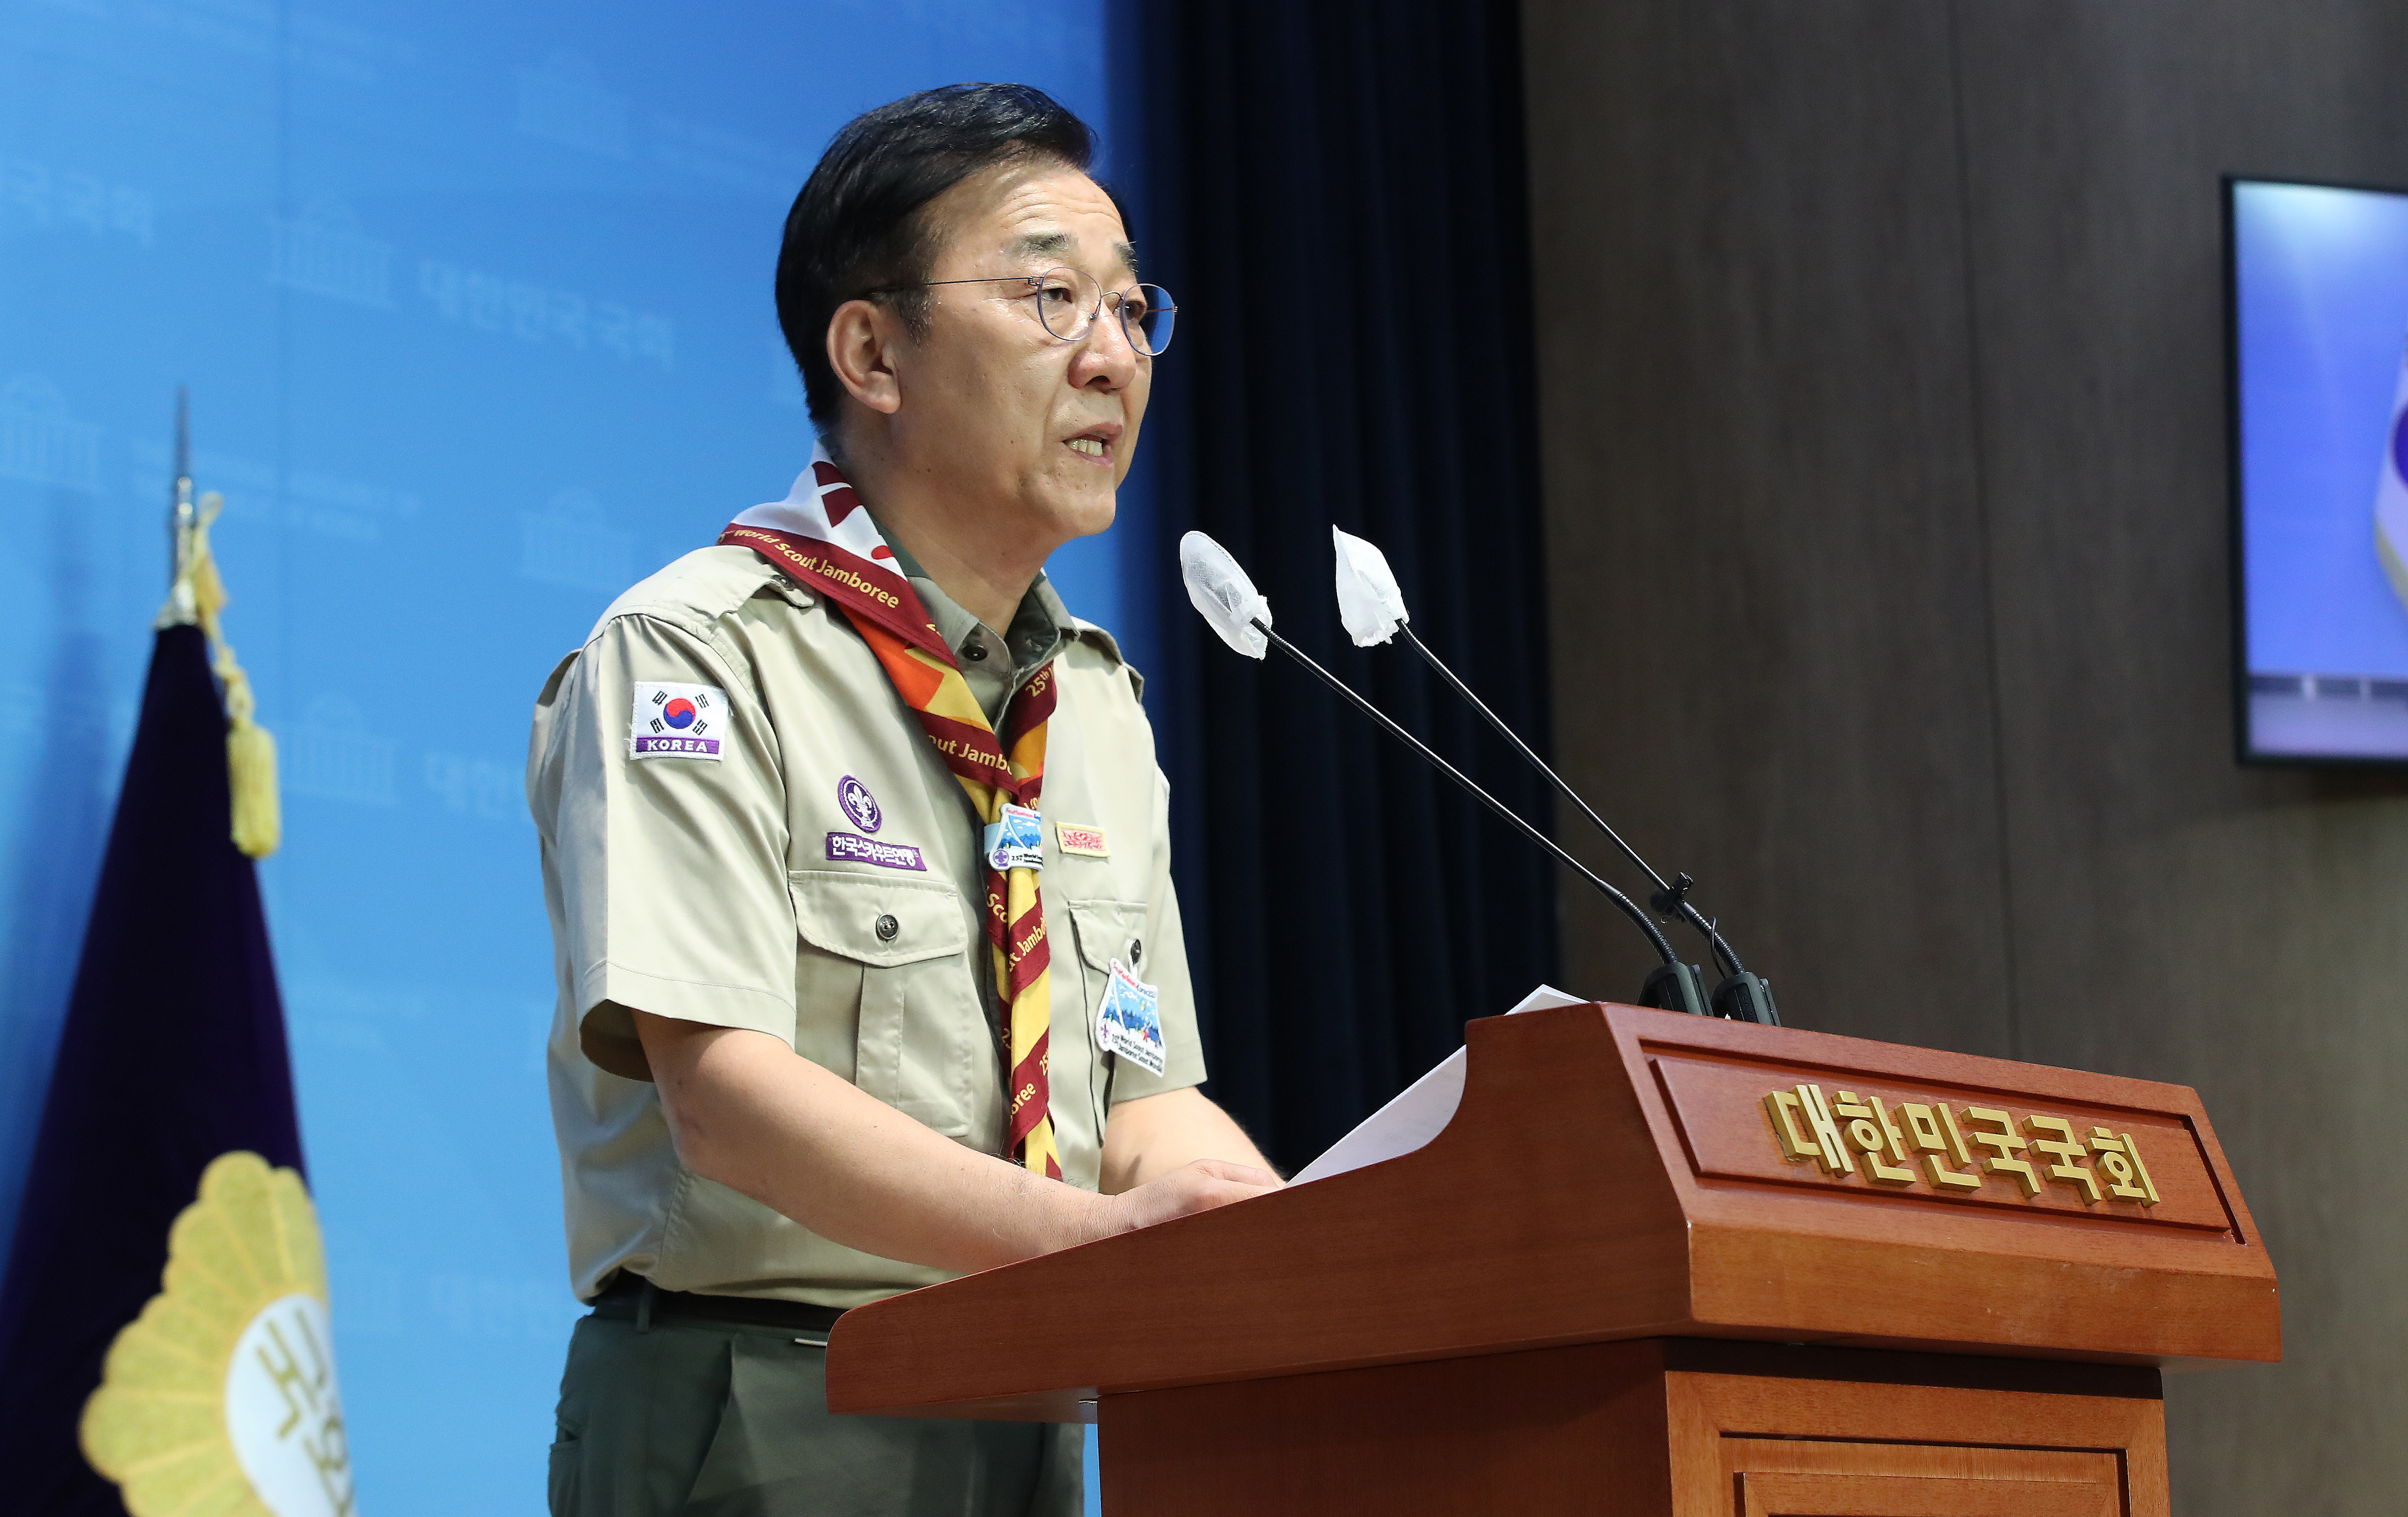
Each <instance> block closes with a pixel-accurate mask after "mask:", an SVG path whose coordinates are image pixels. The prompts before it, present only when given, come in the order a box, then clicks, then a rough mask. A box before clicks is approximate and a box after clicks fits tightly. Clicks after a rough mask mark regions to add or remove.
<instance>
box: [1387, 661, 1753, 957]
mask: <svg viewBox="0 0 2408 1517" xmlns="http://www.w3.org/2000/svg"><path fill="white" fill-rule="evenodd" d="M1397 630H1398V631H1399V632H1401V633H1403V634H1404V635H1405V641H1406V642H1408V643H1410V644H1412V650H1413V651H1414V652H1416V653H1419V654H1420V655H1421V656H1422V662H1423V663H1425V664H1427V665H1429V666H1430V667H1431V668H1433V669H1435V670H1437V671H1438V676H1439V678H1440V679H1441V680H1445V681H1446V682H1447V683H1448V684H1449V685H1451V686H1453V687H1454V689H1455V694H1458V695H1460V696H1462V697H1463V698H1464V699H1465V700H1466V701H1469V703H1470V704H1471V708H1472V709H1473V710H1475V711H1478V712H1479V713H1480V714H1481V716H1482V717H1483V718H1484V719H1485V720H1486V721H1487V723H1488V724H1489V725H1490V726H1491V727H1493V728H1495V729H1496V731H1497V735H1498V737H1502V738H1504V739H1505V740H1506V741H1507V742H1509V743H1512V745H1513V748H1514V751H1516V752H1518V753H1520V754H1521V755H1522V757H1523V759H1524V760H1525V761H1527V763H1528V764H1529V766H1530V767H1532V768H1534V769H1536V770H1538V771H1539V772H1540V773H1541V774H1543V775H1545V776H1546V777H1547V779H1548V780H1549V781H1550V782H1552V783H1553V784H1554V785H1555V789H1556V790H1557V791H1559V792H1561V793H1562V794H1563V796H1564V798H1565V799H1566V800H1568V801H1570V802H1571V803H1572V804H1573V805H1574V806H1577V807H1579V808H1580V809H1581V814H1582V815H1584V816H1585V817H1587V818H1588V819H1589V821H1590V822H1592V823H1595V824H1596V826H1597V830H1598V831H1599V832H1601V833H1603V834H1605V835H1606V837H1609V838H1612V839H1613V846H1614V847H1616V848H1618V849H1620V850H1622V852H1623V854H1624V856H1625V857H1627V858H1628V859H1629V860H1630V862H1631V863H1633V864H1635V865H1637V866H1639V868H1640V872H1641V873H1642V874H1644V875H1646V876H1647V878H1648V879H1650V880H1654V881H1656V889H1657V890H1658V891H1660V892H1662V893H1664V894H1666V895H1669V896H1670V897H1671V898H1672V900H1673V901H1674V902H1675V903H1676V906H1677V911H1676V914H1677V915H1679V916H1680V917H1681V918H1682V920H1684V921H1685V922H1687V923H1689V924H1690V925H1691V926H1693V927H1695V928H1697V929H1698V931H1699V932H1700V933H1703V934H1704V935H1705V938H1706V945H1707V947H1708V948H1709V949H1710V950H1711V951H1712V952H1713V955H1714V957H1715V958H1716V959H1717V960H1719V961H1721V963H1722V966H1723V967H1724V969H1726V970H1727V971H1728V972H1729V973H1731V974H1735V975H1736V974H1743V973H1745V972H1746V971H1745V966H1742V964H1741V963H1740V962H1739V955H1738V954H1737V953H1734V952H1731V946H1730V945H1729V944H1728V943H1727V942H1725V941H1723V935H1722V934H1721V933H1720V932H1719V931H1717V930H1715V927H1714V924H1713V923H1712V922H1710V921H1708V920H1707V919H1706V918H1705V917H1704V916H1702V915H1700V914H1699V911H1698V909H1697V908H1696V907H1694V906H1691V905H1690V904H1689V903H1688V901H1687V900H1685V899H1684V898H1683V897H1684V895H1685V894H1687V889H1688V884H1689V881H1688V880H1687V878H1686V877H1685V876H1684V877H1683V880H1682V883H1681V887H1680V889H1679V890H1677V891H1676V890H1675V889H1674V887H1673V886H1672V885H1671V884H1670V883H1669V882H1667V881H1666V880H1665V879H1664V877H1663V876H1662V875H1660V874H1657V873H1656V869H1655V866H1652V865H1650V864H1649V863H1648V862H1647V861H1646V860H1645V859H1643V858H1641V857H1640V856H1639V850H1637V849H1635V848H1633V847H1631V846H1630V845H1629V844H1628V843H1627V842H1625V841H1623V839H1622V834H1620V833H1618V832H1616V831H1614V830H1613V827H1612V826H1611V825H1609V824H1608V823H1607V822H1606V820H1605V818H1603V817H1601V816H1599V815H1598V814H1597V809H1596V808H1594V807H1592V806H1590V805H1589V803H1588V802H1586V801H1584V800H1583V799H1582V798H1581V796H1580V793H1579V792H1578V791H1575V790H1574V789H1572V787H1571V786H1570V785H1569V784H1567V783H1565V782H1564V777H1563V776H1562V775H1559V774H1557V773H1556V772H1555V769H1554V767H1553V766H1550V765H1549V764H1548V763H1547V761H1546V760H1545V759H1542V758H1541V757H1540V756H1539V755H1538V753H1537V752H1536V751H1533V750H1532V749H1531V747H1530V745H1529V744H1528V743H1526V742H1524V741H1523V740H1522V739H1521V737H1519V736H1517V735H1516V734H1515V733H1514V731H1513V729H1512V728H1511V727H1509V726H1507V725H1506V724H1505V721H1504V719H1503V718H1502V717H1499V716H1498V714H1497V713H1496V712H1494V711H1492V710H1490V709H1489V708H1488V703H1487V702H1486V701H1484V700H1482V699H1481V698H1480V697H1479V696H1478V695H1475V694H1472V693H1471V687H1470V686H1469V685H1467V684H1465V683H1464V682H1463V681H1462V680H1459V679H1457V678H1455V671H1454V670H1453V669H1450V668H1448V667H1447V666H1446V662H1445V661H1444V660H1443V659H1441V658H1440V657H1439V656H1438V655H1437V654H1436V653H1433V652H1431V651H1430V650H1429V645H1428V644H1427V643H1425V642H1423V641H1422V640H1421V639H1420V638H1419V637H1414V636H1413V628H1412V623H1410V622H1400V623H1397Z"/></svg>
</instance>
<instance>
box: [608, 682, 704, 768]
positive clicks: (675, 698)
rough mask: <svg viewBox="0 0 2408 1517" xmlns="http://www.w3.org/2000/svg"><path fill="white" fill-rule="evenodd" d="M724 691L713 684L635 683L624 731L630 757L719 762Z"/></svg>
mask: <svg viewBox="0 0 2408 1517" xmlns="http://www.w3.org/2000/svg"><path fill="white" fill-rule="evenodd" d="M726 718H727V692H725V691H724V690H722V689H720V688H719V687H718V686H716V685H664V684H652V683H651V682H649V681H645V680H638V681H637V682H636V715H635V719H634V723H633V725H632V726H630V727H629V729H628V733H627V752H628V755H629V756H630V757H633V758H639V759H645V758H694V759H709V760H710V762H712V763H713V764H716V763H718V762H719V740H720V737H722V733H721V730H720V729H721V728H722V727H723V726H724V725H725V724H726Z"/></svg>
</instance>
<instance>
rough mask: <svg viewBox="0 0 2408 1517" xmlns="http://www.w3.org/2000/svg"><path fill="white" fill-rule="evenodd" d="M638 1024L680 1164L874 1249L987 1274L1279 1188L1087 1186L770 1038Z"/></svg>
mask: <svg viewBox="0 0 2408 1517" xmlns="http://www.w3.org/2000/svg"><path fill="white" fill-rule="evenodd" d="M635 1023H636V1034H637V1036H638V1038H640V1039H642V1042H643V1045H644V1056H645V1058H646V1060H647V1061H648V1062H649V1063H650V1064H651V1066H652V1078H653V1080H654V1081H655V1082H656V1083H657V1084H658V1085H659V1087H660V1094H661V1108H662V1110H663V1112H664V1114H665V1115H666V1116H667V1119H668V1124H669V1135H670V1137H671V1138H674V1139H675V1140H676V1143H677V1149H678V1157H679V1158H680V1159H681V1160H682V1161H683V1162H684V1164H685V1166H686V1167H688V1168H690V1169H692V1170H693V1171H694V1172H695V1174H698V1175H701V1176H703V1177H704V1178H705V1179H709V1180H715V1181H719V1182H720V1183H721V1184H723V1185H725V1186H728V1187H730V1188H731V1189H734V1190H737V1191H740V1192H742V1193H743V1194H744V1195H749V1196H751V1197H752V1198H753V1199H754V1200H755V1201H758V1202H760V1203H761V1204H762V1205H764V1206H767V1207H769V1208H771V1209H774V1210H777V1211H779V1212H781V1213H783V1214H784V1215H786V1216H788V1217H791V1218H793V1219H794V1220H795V1221H796V1222H797V1223H800V1224H802V1225H803V1226H805V1227H808V1228H810V1230H811V1231H812V1232H815V1233H817V1234H819V1235H820V1236H821V1237H822V1238H828V1239H831V1240H833V1241H835V1242H838V1243H842V1244H844V1245H845V1246H847V1247H849V1248H855V1249H859V1250H861V1251H862V1252H865V1253H875V1254H878V1255H880V1256H882V1257H883V1258H888V1259H900V1260H903V1261H904V1262H906V1263H909V1264H924V1265H932V1266H934V1267H937V1268H939V1269H955V1270H964V1271H968V1270H973V1269H992V1268H994V1267H996V1266H997V1265H1006V1264H1011V1262H1013V1261H1014V1260H1017V1259H1025V1258H1028V1257H1030V1256H1031V1255H1034V1254H1039V1253H1050V1252H1053V1251H1054V1250H1055V1249H1062V1248H1068V1247H1069V1246H1070V1245H1072V1244H1074V1243H1085V1242H1089V1241H1092V1240H1094V1239H1096V1238H1110V1237H1111V1236H1112V1235H1113V1234H1115V1233H1125V1232H1127V1231H1128V1230H1129V1229H1131V1228H1134V1227H1144V1226H1148V1225H1150V1224H1154V1223H1157V1222H1165V1221H1168V1220H1169V1219H1170V1218H1172V1217H1183V1216H1186V1215H1188V1214H1189V1213H1191V1212H1196V1211H1203V1210H1208V1209H1211V1208H1212V1207H1216V1206H1222V1205H1226V1203H1228V1202H1231V1201H1238V1200H1243V1199H1244V1198H1245V1197H1247V1196H1249V1195H1257V1194H1259V1193H1260V1192H1262V1191H1265V1190H1269V1189H1272V1188H1274V1187H1276V1186H1277V1185H1278V1184H1279V1181H1278V1179H1277V1177H1275V1176H1273V1175H1271V1174H1269V1172H1268V1171H1265V1170H1261V1169H1255V1168H1250V1167H1249V1166H1245V1165H1243V1164H1226V1163H1217V1162H1212V1161H1206V1162H1202V1163H1197V1164H1191V1165H1187V1166H1184V1167H1183V1168H1179V1169H1176V1170H1174V1171H1172V1172H1171V1173H1168V1174H1165V1175H1162V1176H1160V1178H1158V1179H1154V1180H1153V1181H1152V1183H1149V1184H1143V1185H1140V1186H1137V1187H1135V1188H1132V1189H1130V1190H1129V1191H1128V1192H1127V1194H1125V1195H1111V1196H1105V1195H1094V1194H1092V1193H1090V1192H1087V1191H1082V1190H1081V1189H1079V1188H1078V1187H1077V1186H1075V1185H1066V1184H1064V1183H1062V1182H1061V1181H1055V1180H1047V1179H1045V1178H1044V1177H1043V1176H1041V1175H1033V1174H1030V1173H1029V1172H1028V1171H1027V1170H1025V1169H1023V1168H1021V1167H1020V1166H1017V1165H1012V1164H1008V1163H1006V1162H1005V1161H1003V1160H1001V1159H997V1158H995V1157H993V1156H991V1155H988V1154H984V1153H980V1152H975V1151H974V1150H971V1149H968V1148H965V1147H963V1146H962V1145H961V1144H959V1143H956V1142H954V1141H953V1139H951V1138H943V1137H939V1135H938V1134H937V1133H935V1132H933V1131H931V1130H930V1129H929V1128H928V1127H926V1126H925V1125H924V1124H922V1123H917V1122H914V1121H912V1120H911V1119H910V1118H909V1117H907V1116H905V1115H903V1114H902V1113H901V1112H899V1111H897V1110H896V1109H894V1108H893V1107H891V1106H888V1105H887V1104H886V1103H885V1102H883V1101H881V1100H880V1099H878V1098H877V1097H876V1096H874V1095H868V1094H867V1093H866V1092H864V1091H862V1090H861V1089H860V1088H859V1087H857V1086H855V1085H854V1084H853V1083H852V1082H851V1081H847V1080H844V1079H842V1078H841V1077H839V1076H838V1075H836V1074H833V1073H831V1072H830V1071H828V1070H826V1069H824V1068H822V1067H820V1066H818V1065H816V1064H813V1063H812V1062H811V1061H810V1060H809V1059H804V1058H798V1057H796V1054H795V1052H794V1051H793V1050H791V1049H789V1048H787V1047H786V1046H785V1045H784V1044H783V1043H781V1042H780V1041H779V1040H778V1039H776V1038H771V1037H770V1036H768V1035H767V1033H756V1032H747V1031H744V1030H742V1029H740V1028H734V1027H712V1026H707V1025H705V1024H703V1023H693V1022H680V1021H678V1020H676V1019H675V1018H670V1017H656V1016H653V1015H652V1014H651V1013H649V1012H645V1011H637V1012H636V1013H635ZM1152 1099H1154V1100H1163V1099H1168V1097H1162V1096H1157V1097H1153V1098H1152ZM1197 1099H1198V1100H1201V1099H1202V1097H1200V1096H1198V1097H1197ZM1144 1104H1146V1103H1145V1102H1134V1101H1133V1102H1126V1103H1124V1104H1123V1106H1122V1107H1121V1108H1120V1109H1123V1110H1125V1109H1128V1108H1129V1107H1132V1106H1140V1105H1144ZM1210 1104H1211V1103H1209V1102H1207V1103H1206V1105H1208V1106H1209V1105H1210ZM1216 1111H1217V1109H1216ZM1221 1120H1222V1121H1224V1122H1226V1121H1227V1120H1228V1119H1226V1117H1224V1118H1222V1119H1221ZM1232 1130H1234V1125H1233V1128H1232ZM1241 1141H1242V1139H1241ZM1247 1148H1248V1151H1249V1152H1251V1150H1252V1145H1247Z"/></svg>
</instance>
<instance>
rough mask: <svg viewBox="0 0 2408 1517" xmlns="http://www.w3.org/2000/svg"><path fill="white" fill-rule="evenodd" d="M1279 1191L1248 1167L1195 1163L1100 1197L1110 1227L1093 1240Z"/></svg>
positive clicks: (1275, 1182) (1272, 1179)
mask: <svg viewBox="0 0 2408 1517" xmlns="http://www.w3.org/2000/svg"><path fill="white" fill-rule="evenodd" d="M1280 1188H1281V1181H1280V1178H1279V1176H1277V1175H1274V1174H1272V1173H1271V1172H1270V1171H1269V1170H1268V1169H1257V1168H1255V1167H1254V1166H1252V1165H1245V1164H1231V1163H1229V1162H1228V1161H1226V1160H1224V1159H1197V1160H1196V1161H1195V1162H1194V1163H1192V1164H1187V1165H1183V1166H1180V1167H1179V1168H1177V1169H1173V1170H1172V1171H1170V1173H1168V1174H1167V1175H1163V1176H1160V1177H1159V1178H1157V1179H1154V1180H1150V1181H1146V1182H1145V1183H1144V1184H1142V1185H1140V1186H1138V1187H1137V1188H1136V1189H1135V1190H1129V1191H1123V1192H1122V1193H1121V1194H1120V1195H1107V1196H1103V1197H1101V1199H1102V1201H1103V1202H1104V1206H1103V1208H1102V1216H1103V1217H1104V1218H1105V1219H1106V1220H1107V1221H1108V1222H1109V1223H1110V1224H1111V1225H1109V1226H1108V1227H1107V1228H1106V1230H1104V1231H1102V1232H1099V1233H1097V1235H1096V1236H1097V1238H1110V1237H1111V1236H1112V1235H1113V1234H1115V1233H1125V1232H1130V1231H1133V1230H1134V1229H1136V1228H1140V1227H1151V1226H1153V1225H1154V1224H1155V1223H1158V1222H1168V1221H1169V1220H1170V1219H1171V1218H1173V1217H1184V1216H1189V1215H1191V1214H1193V1213H1195V1212H1198V1211H1210V1210H1211V1209H1213V1208H1214V1207H1222V1206H1227V1205H1228V1204H1229V1203H1230V1202H1232V1201H1242V1200H1244V1199H1246V1197H1248V1196H1250V1195H1262V1194H1263V1193H1264V1192H1266V1191H1275V1190H1278V1189H1280Z"/></svg>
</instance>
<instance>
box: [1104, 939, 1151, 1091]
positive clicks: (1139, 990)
mask: <svg viewBox="0 0 2408 1517" xmlns="http://www.w3.org/2000/svg"><path fill="white" fill-rule="evenodd" d="M1161 1008H1162V993H1161V992H1159V991H1157V990H1155V989H1154V987H1153V986H1152V985H1149V984H1147V983H1146V982H1145V981H1144V980H1140V979H1139V978H1138V977H1137V976H1135V975H1133V974H1131V973H1129V971H1128V966H1126V965H1125V964H1123V963H1121V961H1120V960H1118V959H1114V960H1113V961H1112V974H1111V980H1107V981H1106V982H1105V984H1104V1004H1103V1005H1102V1006H1101V1007H1099V1008H1097V1010H1096V1043H1097V1046H1098V1047H1100V1048H1101V1049H1103V1051H1104V1052H1107V1053H1117V1054H1119V1055H1120V1056H1121V1057H1123V1058H1125V1059H1126V1060H1128V1061H1129V1062H1130V1063H1132V1064H1134V1065H1137V1066H1139V1067H1140V1068H1141V1069H1143V1070H1145V1072H1146V1073H1148V1074H1153V1075H1158V1074H1160V1073H1162V1071H1163V1070H1164V1069H1165V1068H1166V1067H1168V1064H1169V1054H1168V1050H1166V1049H1165V1048H1164V1047H1163V1042H1162V1009H1161Z"/></svg>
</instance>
